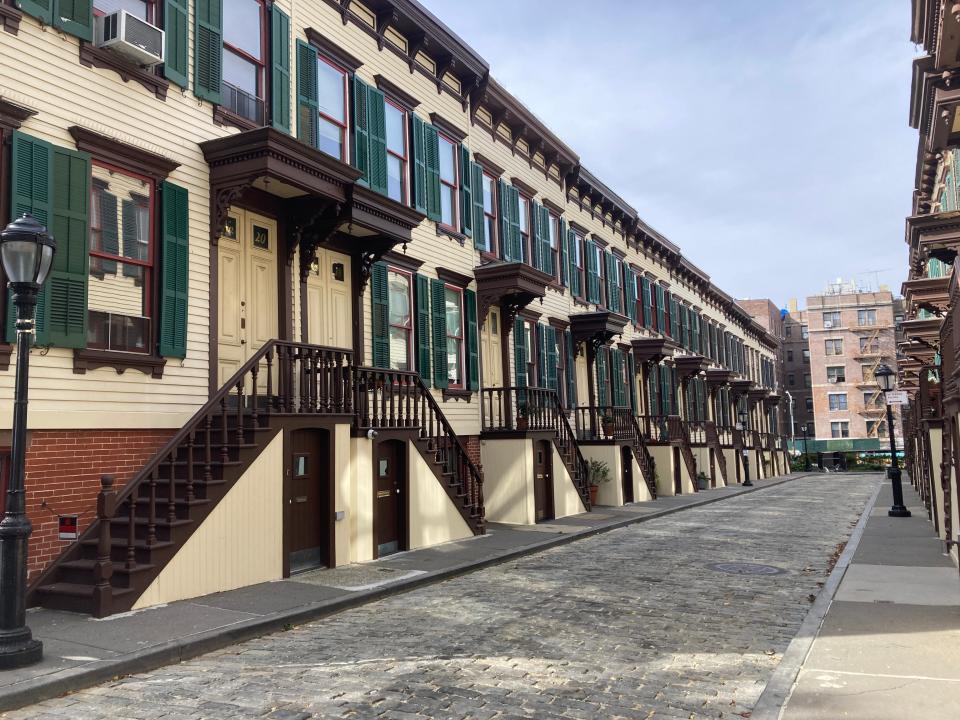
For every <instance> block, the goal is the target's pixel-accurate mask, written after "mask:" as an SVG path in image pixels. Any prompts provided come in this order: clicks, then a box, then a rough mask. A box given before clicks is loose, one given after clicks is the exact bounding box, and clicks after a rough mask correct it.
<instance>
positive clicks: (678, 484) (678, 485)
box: [673, 447, 683, 495]
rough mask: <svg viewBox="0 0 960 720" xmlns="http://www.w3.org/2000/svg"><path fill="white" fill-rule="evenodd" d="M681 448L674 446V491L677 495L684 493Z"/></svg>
mask: <svg viewBox="0 0 960 720" xmlns="http://www.w3.org/2000/svg"><path fill="white" fill-rule="evenodd" d="M680 472H681V471H680V448H678V447H674V448H673V492H674V494H676V495H681V494H683V481H682V480H681V479H680V478H681V475H680Z"/></svg>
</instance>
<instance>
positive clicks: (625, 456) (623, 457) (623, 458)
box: [620, 445, 637, 505]
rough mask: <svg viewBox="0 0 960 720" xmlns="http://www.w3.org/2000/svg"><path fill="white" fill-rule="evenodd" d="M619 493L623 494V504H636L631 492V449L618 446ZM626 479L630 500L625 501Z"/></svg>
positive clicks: (634, 496)
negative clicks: (628, 484)
mask: <svg viewBox="0 0 960 720" xmlns="http://www.w3.org/2000/svg"><path fill="white" fill-rule="evenodd" d="M620 466H621V467H620V491H621V492H622V493H623V498H622V500H623V504H624V505H626V504H627V503H634V502H636V500H637V498H636V493H635V492H634V491H633V480H634V478H633V449H632V448H631V447H630V446H629V445H621V446H620ZM627 478H629V479H630V493H629V496H630V499H629V500H627V483H626V480H627Z"/></svg>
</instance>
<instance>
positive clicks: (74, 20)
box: [53, 0, 93, 42]
mask: <svg viewBox="0 0 960 720" xmlns="http://www.w3.org/2000/svg"><path fill="white" fill-rule="evenodd" d="M53 4H54V7H53V26H54V27H55V28H59V29H60V30H63V31H64V32H65V33H69V34H70V35H75V36H76V37H78V38H80V39H81V40H86V41H87V42H93V2H92V0H53Z"/></svg>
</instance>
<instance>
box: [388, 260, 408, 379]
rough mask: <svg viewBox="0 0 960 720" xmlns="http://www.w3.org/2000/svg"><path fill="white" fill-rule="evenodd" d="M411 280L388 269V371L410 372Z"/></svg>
mask: <svg viewBox="0 0 960 720" xmlns="http://www.w3.org/2000/svg"><path fill="white" fill-rule="evenodd" d="M412 285H413V283H412V278H411V276H410V273H407V272H404V271H402V270H397V269H395V268H390V270H389V272H388V273H387V292H388V293H389V308H390V314H389V319H390V369H391V370H404V371H407V370H412V369H413V363H412V361H411V358H412V357H413V355H412V353H413V342H412V338H413V316H412V313H411V308H412V307H413V301H412V299H411V292H412V290H413V287H412Z"/></svg>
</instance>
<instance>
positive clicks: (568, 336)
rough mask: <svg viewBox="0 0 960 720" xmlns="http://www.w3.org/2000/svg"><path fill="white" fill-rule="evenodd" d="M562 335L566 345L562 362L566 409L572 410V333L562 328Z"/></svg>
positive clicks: (574, 396) (574, 390)
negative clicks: (565, 386)
mask: <svg viewBox="0 0 960 720" xmlns="http://www.w3.org/2000/svg"><path fill="white" fill-rule="evenodd" d="M563 336H564V342H565V343H566V347H567V357H566V362H565V363H564V369H565V370H566V373H567V409H568V410H573V409H574V408H575V407H576V406H577V368H576V362H575V361H574V357H573V351H574V348H573V334H572V333H571V332H570V331H569V330H564V331H563Z"/></svg>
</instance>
